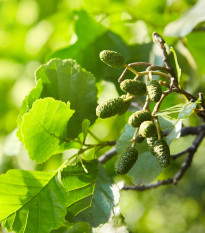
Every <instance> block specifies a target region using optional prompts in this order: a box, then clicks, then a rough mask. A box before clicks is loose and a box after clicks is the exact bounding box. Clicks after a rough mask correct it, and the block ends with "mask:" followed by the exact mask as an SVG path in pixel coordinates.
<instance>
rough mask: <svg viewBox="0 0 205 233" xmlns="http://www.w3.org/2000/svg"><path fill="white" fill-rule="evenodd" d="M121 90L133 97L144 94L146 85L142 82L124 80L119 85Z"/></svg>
mask: <svg viewBox="0 0 205 233" xmlns="http://www.w3.org/2000/svg"><path fill="white" fill-rule="evenodd" d="M120 88H121V90H123V91H125V92H127V93H129V94H131V95H135V96H142V95H145V94H146V84H145V83H144V82H142V81H138V80H131V79H125V80H124V81H123V82H121V83H120Z"/></svg>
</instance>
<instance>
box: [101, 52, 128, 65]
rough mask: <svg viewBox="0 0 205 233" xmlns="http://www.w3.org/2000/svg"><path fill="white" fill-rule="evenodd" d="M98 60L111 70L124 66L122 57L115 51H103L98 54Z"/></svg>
mask: <svg viewBox="0 0 205 233" xmlns="http://www.w3.org/2000/svg"><path fill="white" fill-rule="evenodd" d="M100 60H101V61H102V62H104V63H105V64H106V65H108V66H111V67H113V68H120V67H122V66H123V65H124V63H125V62H124V57H123V56H122V55H121V54H120V53H118V52H115V51H111V50H103V51H102V52H100Z"/></svg>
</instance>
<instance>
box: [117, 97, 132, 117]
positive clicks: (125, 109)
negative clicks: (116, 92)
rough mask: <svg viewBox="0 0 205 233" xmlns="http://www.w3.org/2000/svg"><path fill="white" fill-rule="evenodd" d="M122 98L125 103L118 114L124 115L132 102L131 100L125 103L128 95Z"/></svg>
mask: <svg viewBox="0 0 205 233" xmlns="http://www.w3.org/2000/svg"><path fill="white" fill-rule="evenodd" d="M120 98H121V99H122V100H123V102H122V104H121V105H120V106H119V109H118V114H119V115H122V114H123V113H125V112H126V111H127V110H128V108H129V107H130V105H131V102H132V101H131V100H129V101H124V100H125V99H126V95H122V96H120Z"/></svg>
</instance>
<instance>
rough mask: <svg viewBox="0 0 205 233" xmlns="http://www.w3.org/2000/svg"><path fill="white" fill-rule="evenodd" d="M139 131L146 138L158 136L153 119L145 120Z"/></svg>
mask: <svg viewBox="0 0 205 233" xmlns="http://www.w3.org/2000/svg"><path fill="white" fill-rule="evenodd" d="M139 133H140V134H141V135H142V136H143V137H145V138H150V137H156V136H157V128H156V126H155V124H154V123H153V122H152V121H144V122H142V124H141V125H140V128H139Z"/></svg>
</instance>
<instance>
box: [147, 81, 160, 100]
mask: <svg viewBox="0 0 205 233" xmlns="http://www.w3.org/2000/svg"><path fill="white" fill-rule="evenodd" d="M147 94H148V96H149V98H150V100H151V101H153V102H158V101H159V100H160V98H161V95H162V88H161V86H160V84H159V83H158V82H157V81H156V80H151V81H149V82H148V84H147Z"/></svg>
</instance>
